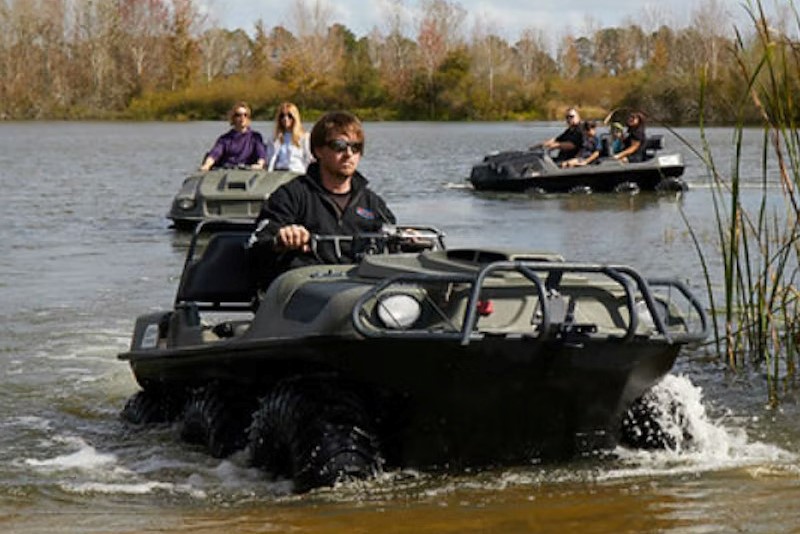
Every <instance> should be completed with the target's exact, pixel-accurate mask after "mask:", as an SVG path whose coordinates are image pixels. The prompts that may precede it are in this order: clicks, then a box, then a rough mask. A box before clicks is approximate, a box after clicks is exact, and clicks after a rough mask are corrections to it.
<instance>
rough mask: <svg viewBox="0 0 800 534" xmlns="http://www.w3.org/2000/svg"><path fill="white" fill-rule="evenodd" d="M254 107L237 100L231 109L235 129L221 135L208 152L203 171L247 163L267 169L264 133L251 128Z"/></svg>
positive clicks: (201, 168) (257, 167)
mask: <svg viewBox="0 0 800 534" xmlns="http://www.w3.org/2000/svg"><path fill="white" fill-rule="evenodd" d="M251 117H252V110H251V109H250V106H248V105H247V102H241V101H239V102H236V103H235V104H234V105H233V107H232V108H231V110H230V111H229V112H228V122H229V123H230V125H231V129H230V130H229V131H228V132H226V133H225V134H223V135H221V136H220V137H219V138H218V139H217V142H216V143H214V146H213V147H212V148H211V150H209V151H208V153H207V154H206V157H205V159H204V160H203V164H202V165H201V166H200V170H201V171H208V170H211V169H215V168H220V167H223V168H229V167H239V166H243V165H247V166H249V167H250V168H253V169H263V168H264V164H265V163H266V159H267V149H266V147H265V146H264V139H263V138H262V137H261V134H260V133H258V132H257V131H255V130H253V129H252V128H250V119H251Z"/></svg>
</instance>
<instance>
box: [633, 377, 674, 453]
mask: <svg viewBox="0 0 800 534" xmlns="http://www.w3.org/2000/svg"><path fill="white" fill-rule="evenodd" d="M663 416H664V411H663V408H662V407H661V406H659V404H658V403H657V400H656V398H655V397H654V396H653V394H652V393H651V392H649V391H648V392H647V393H645V394H644V395H642V396H641V397H639V398H638V399H636V400H635V401H634V402H633V403H632V404H631V406H630V407H629V408H628V411H627V412H625V415H624V416H623V418H622V425H621V436H620V443H622V444H623V445H625V446H627V447H630V448H634V449H644V450H663V449H671V450H675V449H676V447H677V440H676V438H675V436H673V435H672V434H670V433H669V432H667V431H666V430H665V429H664V427H663V425H662V424H661V421H662V419H663Z"/></svg>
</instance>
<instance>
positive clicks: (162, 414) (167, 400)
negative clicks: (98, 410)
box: [120, 389, 180, 425]
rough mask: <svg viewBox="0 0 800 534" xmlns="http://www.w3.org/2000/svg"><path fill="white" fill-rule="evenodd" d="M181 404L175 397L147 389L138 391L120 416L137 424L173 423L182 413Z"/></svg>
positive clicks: (128, 401) (126, 403)
mask: <svg viewBox="0 0 800 534" xmlns="http://www.w3.org/2000/svg"><path fill="white" fill-rule="evenodd" d="M179 406H180V402H179V401H178V400H177V399H176V398H175V397H172V396H170V395H167V394H165V393H163V392H160V391H154V390H149V389H145V390H140V391H137V392H136V393H135V394H134V395H133V396H132V397H131V398H129V399H128V400H127V402H125V406H124V407H123V408H122V412H121V413H120V417H122V419H124V420H125V421H127V422H129V423H133V424H135V425H146V424H152V423H171V422H172V421H175V419H177V418H178V416H179V415H180V408H179Z"/></svg>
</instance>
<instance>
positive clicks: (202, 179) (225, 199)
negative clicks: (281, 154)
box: [167, 167, 298, 230]
mask: <svg viewBox="0 0 800 534" xmlns="http://www.w3.org/2000/svg"><path fill="white" fill-rule="evenodd" d="M297 174H298V173H296V172H291V171H266V170H256V169H249V168H243V167H234V168H218V169H212V170H210V171H206V172H198V173H195V174H192V175H190V176H188V177H186V179H184V181H183V184H181V187H180V189H179V190H178V192H177V193H176V194H175V197H174V198H173V199H172V206H171V207H170V210H169V213H168V214H167V217H168V218H169V219H171V220H172V224H173V225H174V226H175V228H178V229H183V230H190V229H192V228H194V227H195V226H196V225H197V224H198V223H201V222H210V223H213V222H215V221H226V220H232V219H241V220H243V221H254V220H255V219H256V217H257V216H258V213H259V211H260V210H261V206H262V205H263V204H264V200H265V199H266V198H267V197H269V195H270V194H272V193H273V192H274V191H275V190H276V189H277V188H278V187H280V186H281V185H282V184H284V183H286V182H288V181H289V180H291V179H292V178H294V177H295V176H297Z"/></svg>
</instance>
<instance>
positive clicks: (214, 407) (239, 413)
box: [181, 386, 251, 458]
mask: <svg viewBox="0 0 800 534" xmlns="http://www.w3.org/2000/svg"><path fill="white" fill-rule="evenodd" d="M250 412H251V409H249V408H248V407H245V406H241V405H239V404H238V403H236V402H234V401H233V400H231V399H226V398H225V397H224V396H223V395H222V393H221V392H220V391H219V390H218V389H217V388H215V387H212V386H207V387H202V388H197V389H195V390H193V391H192V392H191V393H190V394H189V397H188V399H187V400H186V404H185V406H184V409H183V426H182V427H181V439H183V440H184V441H186V442H188V443H196V444H198V445H204V446H205V447H206V448H207V449H208V452H209V454H211V456H213V457H214V458H225V457H226V456H229V455H230V454H231V453H233V452H235V451H237V450H239V449H242V448H244V446H245V445H246V443H247V439H246V438H247V425H248V424H249V415H250Z"/></svg>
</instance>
